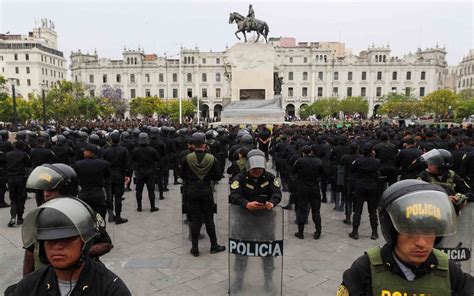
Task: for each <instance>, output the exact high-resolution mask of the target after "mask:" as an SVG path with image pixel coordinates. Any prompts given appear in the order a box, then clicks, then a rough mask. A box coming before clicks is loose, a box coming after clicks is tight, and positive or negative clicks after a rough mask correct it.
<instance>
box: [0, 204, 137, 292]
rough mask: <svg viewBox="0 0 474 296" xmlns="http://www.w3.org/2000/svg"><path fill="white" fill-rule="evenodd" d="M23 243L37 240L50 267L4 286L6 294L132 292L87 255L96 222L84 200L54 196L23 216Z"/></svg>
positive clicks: (96, 227) (95, 229)
mask: <svg viewBox="0 0 474 296" xmlns="http://www.w3.org/2000/svg"><path fill="white" fill-rule="evenodd" d="M26 220H27V223H25V226H24V228H23V244H24V245H25V246H28V245H31V244H32V243H34V242H39V245H40V248H41V251H40V254H41V256H44V257H45V258H47V260H48V261H49V262H50V264H51V265H50V266H48V267H46V268H42V269H39V270H37V271H35V272H33V273H32V274H30V275H29V276H27V277H25V278H24V279H22V280H21V281H20V282H19V283H17V284H15V285H12V286H10V287H8V288H7V290H6V291H5V295H8V296H10V295H79V294H84V293H87V294H90V295H131V293H130V291H129V290H128V288H127V287H126V285H125V284H124V283H123V281H122V280H121V279H120V278H119V277H117V276H116V275H115V274H114V273H112V272H111V271H110V270H108V269H107V268H106V267H105V265H103V264H102V263H100V262H97V261H94V260H91V259H90V258H89V256H88V252H89V249H90V247H91V245H92V242H93V240H94V238H95V237H96V236H97V235H98V232H99V230H98V224H99V223H101V222H99V221H98V220H97V219H96V217H95V216H94V212H93V211H92V209H91V208H90V207H88V206H87V204H85V203H84V202H82V201H80V200H78V199H74V198H56V199H53V200H51V201H49V202H47V203H45V204H43V205H42V206H40V207H39V208H38V209H36V210H34V211H32V212H30V213H29V214H28V216H27V217H26Z"/></svg>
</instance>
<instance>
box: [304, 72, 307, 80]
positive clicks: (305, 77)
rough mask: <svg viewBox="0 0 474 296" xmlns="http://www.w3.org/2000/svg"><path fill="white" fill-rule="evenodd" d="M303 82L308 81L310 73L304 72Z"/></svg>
mask: <svg viewBox="0 0 474 296" xmlns="http://www.w3.org/2000/svg"><path fill="white" fill-rule="evenodd" d="M303 80H304V81H306V80H308V72H303Z"/></svg>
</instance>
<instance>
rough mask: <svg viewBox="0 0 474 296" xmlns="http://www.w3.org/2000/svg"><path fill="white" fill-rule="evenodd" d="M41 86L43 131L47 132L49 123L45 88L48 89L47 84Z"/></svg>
mask: <svg viewBox="0 0 474 296" xmlns="http://www.w3.org/2000/svg"><path fill="white" fill-rule="evenodd" d="M40 85H41V99H42V101H43V129H44V130H46V128H47V122H46V94H45V88H46V87H48V85H47V84H46V83H40Z"/></svg>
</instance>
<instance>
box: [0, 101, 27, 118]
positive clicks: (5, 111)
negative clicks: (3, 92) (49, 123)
mask: <svg viewBox="0 0 474 296" xmlns="http://www.w3.org/2000/svg"><path fill="white" fill-rule="evenodd" d="M16 112H17V119H18V121H19V122H25V121H26V120H28V119H33V109H32V107H31V103H30V102H29V101H27V100H25V99H23V98H16ZM13 117H14V113H13V99H12V98H11V97H7V98H5V99H1V100H0V120H2V121H8V122H13V121H14V120H13Z"/></svg>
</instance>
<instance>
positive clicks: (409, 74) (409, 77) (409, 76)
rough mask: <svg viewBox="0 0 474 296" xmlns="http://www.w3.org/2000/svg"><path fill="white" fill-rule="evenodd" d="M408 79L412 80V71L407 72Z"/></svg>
mask: <svg viewBox="0 0 474 296" xmlns="http://www.w3.org/2000/svg"><path fill="white" fill-rule="evenodd" d="M407 80H411V72H410V71H408V72H407Z"/></svg>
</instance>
